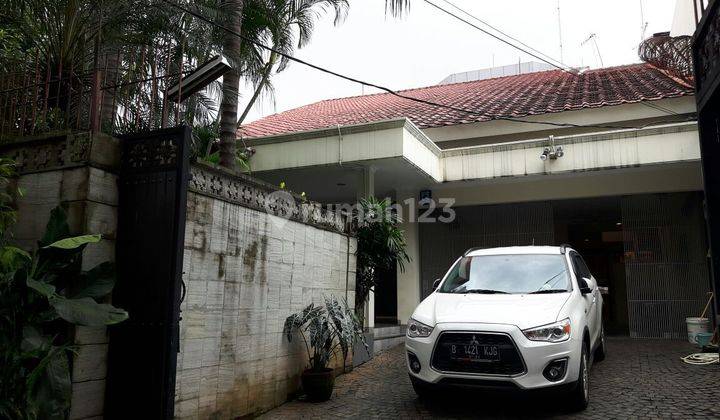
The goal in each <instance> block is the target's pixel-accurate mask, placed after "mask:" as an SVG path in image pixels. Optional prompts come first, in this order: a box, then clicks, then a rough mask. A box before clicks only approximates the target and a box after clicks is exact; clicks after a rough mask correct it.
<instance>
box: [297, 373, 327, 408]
mask: <svg viewBox="0 0 720 420" xmlns="http://www.w3.org/2000/svg"><path fill="white" fill-rule="evenodd" d="M300 381H301V383H302V387H303V391H305V395H307V399H308V401H313V402H320V401H327V400H329V399H330V397H331V396H332V392H333V387H334V386H335V372H334V371H333V370H332V369H328V368H325V369H323V370H321V371H315V370H311V369H308V370H306V371H305V372H303V373H302V376H301V377H300Z"/></svg>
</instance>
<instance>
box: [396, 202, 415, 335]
mask: <svg viewBox="0 0 720 420" xmlns="http://www.w3.org/2000/svg"><path fill="white" fill-rule="evenodd" d="M418 194H419V192H418V191H398V192H397V202H398V204H399V205H400V206H401V208H402V218H403V221H402V223H401V224H400V228H401V229H402V230H403V233H404V235H405V242H406V243H407V248H406V252H407V254H408V256H409V257H410V261H409V262H406V263H405V271H400V267H399V266H398V269H397V300H398V302H397V308H398V313H397V317H398V321H400V323H401V324H406V323H407V321H408V319H409V318H410V316H411V315H412V313H413V312H414V311H415V307H416V306H417V305H418V303H420V238H419V232H418V223H417V197H418ZM408 199H411V200H412V204H411V205H408V204H407V203H406V201H407V200H408ZM411 212H412V214H411Z"/></svg>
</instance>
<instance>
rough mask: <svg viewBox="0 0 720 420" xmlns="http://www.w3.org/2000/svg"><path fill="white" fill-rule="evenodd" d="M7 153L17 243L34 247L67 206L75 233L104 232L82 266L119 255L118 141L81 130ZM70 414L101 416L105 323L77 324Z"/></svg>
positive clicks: (25, 142)
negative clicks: (14, 176) (18, 194)
mask: <svg viewBox="0 0 720 420" xmlns="http://www.w3.org/2000/svg"><path fill="white" fill-rule="evenodd" d="M2 154H3V155H4V156H8V157H12V158H14V159H15V161H16V162H17V164H18V168H17V169H18V172H19V174H20V176H19V177H18V180H17V184H18V187H20V188H21V189H22V190H23V192H24V195H23V197H22V198H21V199H20V200H19V201H18V203H17V204H18V223H17V225H16V226H15V227H14V229H13V234H14V237H15V240H16V242H17V243H18V244H19V245H20V246H21V247H22V248H25V249H27V250H31V249H34V248H35V247H36V246H37V245H36V241H37V240H38V239H40V237H41V236H42V234H43V232H44V231H45V225H46V223H47V221H48V218H49V217H50V211H51V210H52V209H53V208H54V207H56V206H62V207H63V208H64V209H65V210H66V212H67V215H68V224H69V225H70V231H71V233H72V234H74V235H80V234H87V233H101V234H103V237H104V239H103V240H102V241H101V242H100V243H98V244H94V245H92V246H89V247H88V248H87V249H86V250H85V253H84V257H83V269H84V270H88V269H90V268H92V267H94V266H95V265H97V264H98V263H101V262H104V261H114V260H115V237H116V227H117V199H118V195H117V176H116V174H115V173H114V170H113V168H114V167H116V166H117V163H118V158H119V151H118V143H117V140H116V139H114V138H112V137H108V136H104V135H95V136H90V135H89V134H88V133H77V134H70V135H62V136H46V137H42V138H34V139H23V140H21V141H18V142H15V143H12V144H5V145H3V146H2ZM75 344H76V345H77V355H76V356H74V358H73V366H72V381H73V385H72V386H73V397H72V408H71V412H70V418H71V419H85V418H92V417H97V416H102V414H103V405H104V400H105V377H106V360H107V348H108V337H107V332H106V329H105V327H101V328H90V327H77V328H76V329H75Z"/></svg>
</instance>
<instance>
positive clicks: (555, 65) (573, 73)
mask: <svg viewBox="0 0 720 420" xmlns="http://www.w3.org/2000/svg"><path fill="white" fill-rule="evenodd" d="M424 1H425V3H427V4H429V5H431V6H433V7H434V8H436V9H438V10H440V11H441V12H443V13H445V14H448V15H450V16H452V17H454V18H455V19H457V20H459V21H461V22H463V23H465V24H467V25H470V26H472V27H473V28H475V29H477V30H478V31H480V32H482V33H484V34H486V35H489V36H491V37H493V38H495V39H497V40H498V41H500V42H502V43H504V44H507V45H509V46H511V47H513V48H515V49H518V50H520V51H522V52H524V53H525V54H527V55H529V56H531V57H534V58H536V59H538V60H540V61H542V62H544V63H547V64H550V65H551V66H553V67H555V68H558V69H560V70H562V71H564V72H567V73H570V74H572V75H574V76H577V74H578V72H577V70H574V69H572V68H571V67H569V66H566V65H565V64H562V63H561V64H562V65H558V64H555V63H552V62H550V61H549V60H547V59H545V58H543V57H541V56H540V54H542V53H539V54H535V53H533V52H531V51H528V49H526V48H521V47H519V46H517V45H515V44H513V43H512V42H510V41H508V40H506V39H503V38H501V37H500V36H498V35H495V34H493V33H491V32H490V31H488V30H486V29H484V28H481V27H480V26H478V25H475V24H474V23H472V22H470V21H468V20H467V19H464V18H463V17H461V16H458V15H457V14H455V13H453V12H451V11H450V10H447V9H445V8H443V7H442V6H439V5H437V4H435V3H433V2H432V1H430V0H424ZM456 8H457V9H459V10H462V9H460V8H458V7H456ZM463 12H464V13H465V14H467V15H470V14H469V13H467V12H465V11H463ZM470 16H472V15H470ZM530 49H533V48H530ZM542 55H545V54H542Z"/></svg>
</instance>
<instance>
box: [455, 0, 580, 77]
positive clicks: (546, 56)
mask: <svg viewBox="0 0 720 420" xmlns="http://www.w3.org/2000/svg"><path fill="white" fill-rule="evenodd" d="M442 1H443V3H446V4H447V5H448V6H450V7H452V8H453V9H455V10H457V11H459V12H461V13H463V14H465V15H467V16H469V17H471V18H472V19H474V20H476V21H478V22H480V23H482V24H483V25H485V26H487V27H488V28H490V29H492V30H494V31H495V32H497V33H499V34H501V35H502V36H504V37H505V38H508V39H510V40H512V41H515V42H517V43H518V44H520V45H522V46H523V47H525V48H528V49H530V50H532V51H534V52H536V53H537V54H539V55H542V56H544V57H545V58H546V59H547V60H550V61H553V62H555V63H559V64H561V65H562V66H563V67H568V68H569V67H570V66H567V65H566V64H564V63H563V62H562V61H560V60H556V59H554V58H552V57H551V56H549V55H548V54H545V53H543V52H542V51H539V50H537V49H535V48H533V47H531V46H530V45H528V44H526V43H524V42H522V41H521V40H519V39H517V38H515V37H513V36H512V35H509V34H507V33H506V32H503V31H502V30H500V29H498V28H497V27H495V26H493V25H491V24H490V23H489V22H487V21H485V20H482V19H480V18H479V17H477V16H475V15H473V14H471V13H470V12H468V11H467V10H465V9H462V8H460V7H459V6H457V5H456V4H454V3H452V2H450V1H449V0H442ZM513 48H515V46H514V45H513ZM544 62H545V63H547V64H550V65H552V66H553V67H558V66H555V65H554V64H552V63H548V62H547V61H544Z"/></svg>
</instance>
